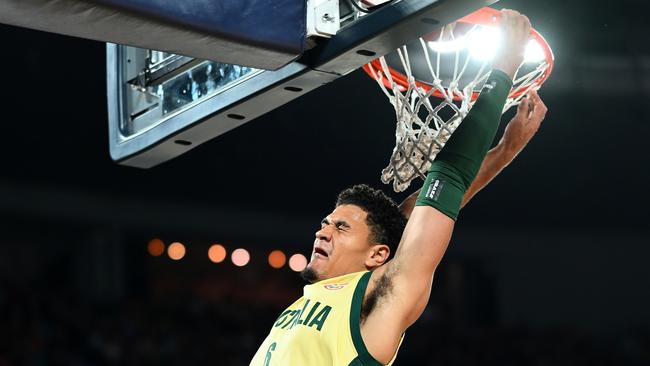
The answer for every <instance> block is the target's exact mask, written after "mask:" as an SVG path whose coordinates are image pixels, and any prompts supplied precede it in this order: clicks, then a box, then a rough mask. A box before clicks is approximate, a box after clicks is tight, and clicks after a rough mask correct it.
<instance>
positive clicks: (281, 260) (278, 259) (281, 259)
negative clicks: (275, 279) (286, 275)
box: [269, 250, 287, 269]
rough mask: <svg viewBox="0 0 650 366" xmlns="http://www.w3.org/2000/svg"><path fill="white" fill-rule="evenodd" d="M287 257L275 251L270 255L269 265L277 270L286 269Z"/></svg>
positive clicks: (279, 251)
mask: <svg viewBox="0 0 650 366" xmlns="http://www.w3.org/2000/svg"><path fill="white" fill-rule="evenodd" d="M285 263H287V256H286V255H284V253H283V252H282V251H281V250H274V251H272V252H271V253H270V254H269V265H270V266H271V267H273V268H275V269H279V268H282V267H284V264H285Z"/></svg>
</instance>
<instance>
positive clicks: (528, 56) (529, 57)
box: [524, 40, 546, 62]
mask: <svg viewBox="0 0 650 366" xmlns="http://www.w3.org/2000/svg"><path fill="white" fill-rule="evenodd" d="M545 58H546V55H545V54H544V49H542V46H541V45H540V44H539V42H537V41H536V40H531V41H530V42H528V45H527V46H526V53H525V55H524V62H541V61H543V60H544V59H545Z"/></svg>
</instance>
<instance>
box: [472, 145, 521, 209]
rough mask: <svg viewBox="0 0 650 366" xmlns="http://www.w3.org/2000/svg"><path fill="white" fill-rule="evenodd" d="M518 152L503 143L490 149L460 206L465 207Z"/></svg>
mask: <svg viewBox="0 0 650 366" xmlns="http://www.w3.org/2000/svg"><path fill="white" fill-rule="evenodd" d="M515 156H516V154H514V153H511V152H510V151H509V150H508V149H506V148H505V147H504V146H503V144H501V143H499V144H498V145H497V146H495V147H494V148H493V149H492V150H490V151H488V153H487V154H486V155H485V159H483V164H481V168H480V169H479V171H478V174H476V178H475V179H474V181H473V182H472V184H471V185H470V186H469V188H468V189H467V191H466V192H465V195H463V201H462V202H461V205H460V207H461V208H463V207H465V205H466V204H467V202H469V201H470V200H471V199H472V198H473V197H474V196H475V195H476V193H478V192H479V191H480V190H481V189H483V188H485V186H487V185H488V184H489V183H490V182H491V181H492V179H494V178H495V177H496V176H497V175H499V173H501V171H502V170H503V169H504V168H505V167H507V166H508V164H510V163H511V162H512V160H513V159H514V158H515Z"/></svg>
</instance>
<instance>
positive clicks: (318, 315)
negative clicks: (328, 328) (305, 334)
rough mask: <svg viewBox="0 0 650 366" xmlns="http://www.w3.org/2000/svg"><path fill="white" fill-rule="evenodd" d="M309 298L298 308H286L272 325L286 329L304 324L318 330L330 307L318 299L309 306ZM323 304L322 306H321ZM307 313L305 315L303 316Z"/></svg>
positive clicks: (321, 326)
mask: <svg viewBox="0 0 650 366" xmlns="http://www.w3.org/2000/svg"><path fill="white" fill-rule="evenodd" d="M310 303H311V300H310V299H305V304H304V305H303V306H302V308H300V309H295V310H292V309H287V310H285V311H284V312H283V313H282V314H280V317H279V318H278V320H277V321H276V322H275V324H274V325H273V327H274V328H281V329H286V328H287V327H288V329H291V328H293V327H294V326H296V325H304V326H307V327H314V326H316V328H315V329H316V330H318V331H320V330H321V329H322V328H323V325H324V324H325V320H327V316H328V315H329V314H330V311H331V310H332V307H331V306H329V305H323V304H321V303H320V301H316V302H315V303H312V305H311V306H310ZM321 305H323V306H321ZM305 314H307V316H305Z"/></svg>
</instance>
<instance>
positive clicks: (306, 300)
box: [250, 272, 392, 366]
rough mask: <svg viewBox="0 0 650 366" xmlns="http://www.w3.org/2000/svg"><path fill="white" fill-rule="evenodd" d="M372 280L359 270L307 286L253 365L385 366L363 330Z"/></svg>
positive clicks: (275, 328)
mask: <svg viewBox="0 0 650 366" xmlns="http://www.w3.org/2000/svg"><path fill="white" fill-rule="evenodd" d="M369 278H370V272H357V273H351V274H348V275H345V276H341V277H336V278H330V279H327V280H323V281H321V282H317V283H314V284H311V285H307V286H305V287H304V291H303V296H302V297H301V298H300V299H298V301H296V302H294V303H293V304H291V306H289V307H288V308H287V309H286V310H285V311H283V312H282V313H281V314H280V317H278V319H277V320H276V322H275V323H274V324H273V328H271V332H270V333H269V335H268V336H267V337H266V339H265V340H264V343H262V345H261V346H260V348H259V349H258V350H257V353H256V354H255V356H254V357H253V360H252V361H251V363H250V366H351V365H355V366H356V365H365V366H371V365H372V366H376V365H382V364H381V363H379V362H378V361H377V360H375V359H374V358H373V357H372V356H371V355H370V353H368V350H367V349H366V346H365V344H364V343H363V339H362V338H361V329H360V327H359V319H360V316H361V303H362V301H363V296H364V294H365V292H366V287H367V286H368V280H369ZM391 363H392V361H391Z"/></svg>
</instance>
